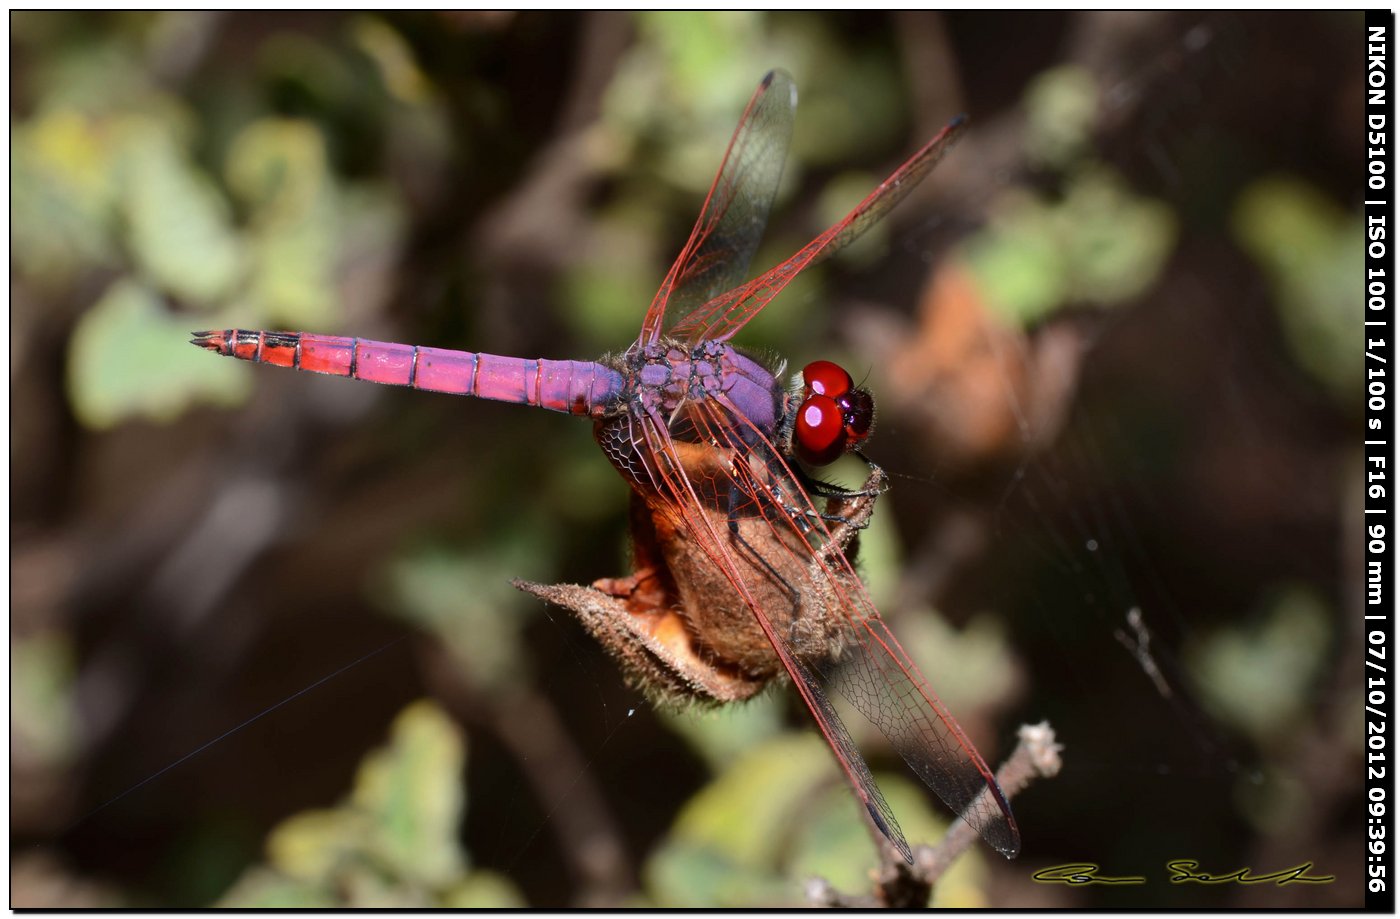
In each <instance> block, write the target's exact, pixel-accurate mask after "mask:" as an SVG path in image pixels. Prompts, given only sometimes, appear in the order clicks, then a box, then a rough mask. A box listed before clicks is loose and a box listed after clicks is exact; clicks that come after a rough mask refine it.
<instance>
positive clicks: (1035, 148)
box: [1025, 65, 1099, 167]
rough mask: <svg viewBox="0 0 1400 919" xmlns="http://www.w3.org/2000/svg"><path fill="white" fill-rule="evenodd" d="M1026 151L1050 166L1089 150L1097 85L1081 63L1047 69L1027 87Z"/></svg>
mask: <svg viewBox="0 0 1400 919" xmlns="http://www.w3.org/2000/svg"><path fill="white" fill-rule="evenodd" d="M1025 108H1026V139H1025V148H1026V150H1027V152H1028V154H1029V155H1030V156H1031V157H1033V158H1034V159H1035V160H1037V161H1039V162H1040V163H1042V164H1044V165H1046V166H1050V167H1064V166H1067V165H1069V164H1070V163H1071V162H1072V161H1073V160H1074V159H1076V158H1078V157H1080V156H1083V155H1084V154H1085V153H1087V152H1088V150H1089V142H1090V140H1091V132H1092V131H1093V128H1094V123H1095V121H1096V120H1097V118H1098V108H1099V104H1098V85H1097V84H1096V82H1095V80H1094V75H1093V74H1092V73H1091V72H1090V71H1088V70H1086V69H1085V68H1083V67H1078V66H1073V65H1070V66H1064V67H1056V68H1054V69H1052V70H1047V71H1045V72H1044V73H1042V74H1040V75H1039V76H1037V77H1036V78H1035V80H1034V81H1033V82H1032V83H1031V85H1030V88H1029V89H1028V90H1027V91H1026V99H1025Z"/></svg>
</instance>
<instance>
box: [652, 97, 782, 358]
mask: <svg viewBox="0 0 1400 919" xmlns="http://www.w3.org/2000/svg"><path fill="white" fill-rule="evenodd" d="M796 107H797V87H796V86H795V85H794V84H793V82H792V77H790V76H788V74H787V73H785V72H783V71H781V70H773V71H770V72H769V73H768V75H767V76H765V77H764V78H763V81H762V82H761V83H759V85H758V89H756V90H755V91H754V94H753V97H752V98H751V99H750V100H749V104H748V107H747V108H745V109H744V114H743V115H742V116H741V117H740V119H739V125H738V127H736V128H735V129H734V136H733V137H732V138H731V139H730V141H729V149H728V150H727V151H726V152H725V155H724V161H723V162H722V163H721V164H720V167H719V172H718V173H717V174H716V175H715V181H714V184H713V185H711V186H710V193H709V195H708V196H707V197H706V198H705V204H704V206H703V207H701V209H700V217H699V218H698V219H697V220H696V221H695V228H694V229H693V230H691V231H690V239H689V240H687V242H686V244H685V247H684V248H683V249H681V253H680V255H679V256H677V257H676V261H675V263H674V264H673V265H672V266H671V270H670V271H669V272H668V273H667V275H666V279H665V281H663V282H662V284H661V289H660V290H658V291H657V292H656V297H655V298H654V299H653V300H652V302H651V307H650V308H649V309H648V310H647V314H646V318H645V320H644V321H643V323H642V334H641V337H640V339H639V341H640V342H641V343H643V344H645V343H647V342H651V341H655V340H656V338H657V337H658V336H659V335H660V334H661V332H662V331H664V330H665V329H666V328H667V327H668V326H669V325H671V324H672V323H674V322H675V321H676V320H677V319H678V318H682V317H684V316H685V315H686V314H687V313H689V312H690V311H692V310H694V309H695V308H697V307H699V306H701V305H702V304H705V303H708V302H709V301H710V300H713V299H714V298H715V297H717V296H719V295H720V294H722V293H724V292H725V291H727V290H730V289H732V288H734V287H737V286H739V284H740V283H741V282H742V281H743V280H744V279H745V278H746V277H747V276H748V268H749V262H750V261H751V260H752V259H753V254H754V251H755V250H757V248H758V244H759V241H760V240H761V239H762V238H763V230H764V227H765V226H766V225H767V223H768V212H769V210H770V209H771V208H772V206H773V198H774V196H776V195H777V193H778V185H779V183H780V182H781V180H782V177H783V163H784V161H786V159H787V150H788V143H789V142H790V141H791V140H792V121H793V112H794V111H795V109H796Z"/></svg>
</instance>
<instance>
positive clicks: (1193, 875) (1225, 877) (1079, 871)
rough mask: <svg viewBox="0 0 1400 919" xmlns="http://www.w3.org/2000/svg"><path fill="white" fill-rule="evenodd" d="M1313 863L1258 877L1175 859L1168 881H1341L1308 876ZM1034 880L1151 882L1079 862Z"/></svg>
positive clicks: (1249, 871)
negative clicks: (1102, 871)
mask: <svg viewBox="0 0 1400 919" xmlns="http://www.w3.org/2000/svg"><path fill="white" fill-rule="evenodd" d="M1312 867H1313V863H1312V862H1303V863H1302V864H1301V865H1294V866H1292V867H1290V868H1284V869H1282V870H1280V871H1273V872H1270V873H1269V874H1255V873H1254V869H1252V868H1240V869H1239V870H1237V871H1232V872H1230V873H1229V874H1211V873H1209V872H1206V871H1201V870H1200V868H1201V863H1200V862H1198V861H1195V860H1193V859H1189V858H1179V859H1173V860H1172V861H1169V862H1167V871H1168V872H1169V873H1168V875H1167V880H1169V881H1171V882H1172V883H1173V884H1269V883H1272V884H1274V885H1276V886H1279V887H1282V886H1284V885H1285V884H1295V883H1297V884H1330V883H1332V882H1333V881H1335V880H1336V879H1337V878H1336V877H1335V876H1334V875H1330V874H1329V875H1326V876H1325V877H1314V876H1313V875H1310V874H1308V872H1309V871H1311V870H1312ZM1031 878H1032V879H1033V880H1035V881H1037V882H1039V883H1041V884H1067V885H1069V886H1072V887H1078V886H1085V885H1090V884H1146V883H1147V878H1145V877H1140V876H1136V875H1131V876H1123V877H1115V876H1112V875H1106V874H1099V866H1098V865H1096V864H1094V863H1093V862H1075V863H1071V864H1067V865H1055V866H1054V867H1053V868H1042V869H1041V870H1039V871H1037V872H1036V873H1035V874H1033V875H1031Z"/></svg>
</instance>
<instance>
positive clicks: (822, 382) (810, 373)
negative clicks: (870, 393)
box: [802, 361, 852, 399]
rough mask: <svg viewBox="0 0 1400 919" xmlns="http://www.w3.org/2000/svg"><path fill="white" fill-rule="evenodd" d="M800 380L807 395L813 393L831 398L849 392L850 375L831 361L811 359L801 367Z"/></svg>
mask: <svg viewBox="0 0 1400 919" xmlns="http://www.w3.org/2000/svg"><path fill="white" fill-rule="evenodd" d="M802 382H803V384H804V385H805V386H806V388H807V394H808V395H811V394H813V393H815V394H816V395H818V396H829V397H830V398H832V399H835V398H836V397H837V396H839V395H841V394H843V393H846V392H849V391H850V389H851V385H852V384H851V375H850V374H849V373H847V372H846V371H844V370H842V369H841V367H840V366H839V365H837V364H833V363H832V362H831V361H812V363H810V364H808V365H807V366H806V367H803V368H802Z"/></svg>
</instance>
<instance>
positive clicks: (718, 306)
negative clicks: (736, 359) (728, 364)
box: [669, 117, 967, 342]
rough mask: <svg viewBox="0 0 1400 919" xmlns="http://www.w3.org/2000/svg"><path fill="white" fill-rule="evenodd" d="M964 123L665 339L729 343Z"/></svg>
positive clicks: (926, 168) (916, 175)
mask: <svg viewBox="0 0 1400 919" xmlns="http://www.w3.org/2000/svg"><path fill="white" fill-rule="evenodd" d="M966 124H967V121H966V119H964V118H961V117H959V118H955V119H953V120H952V121H951V122H949V123H948V125H947V126H946V127H944V128H943V130H942V131H939V132H938V134H937V136H935V137H934V138H933V140H931V141H929V142H928V143H927V144H925V145H924V147H923V148H922V149H921V150H919V151H918V152H917V153H915V154H914V155H913V156H912V157H910V158H909V159H908V160H907V161H906V162H905V163H904V165H902V166H900V167H899V168H898V169H896V170H895V171H894V173H893V174H892V175H891V176H890V177H889V178H888V179H886V180H885V181H884V182H881V183H880V186H879V187H878V188H876V189H875V190H874V191H873V192H871V193H870V194H869V195H868V196H866V198H865V200H864V201H862V202H860V203H859V204H857V205H856V206H855V208H854V209H852V211H851V212H850V213H849V214H847V215H846V216H845V217H843V218H841V220H839V221H838V222H837V223H835V224H834V225H833V226H831V227H830V228H829V229H827V230H826V232H824V233H822V234H821V235H820V236H818V237H817V238H816V239H814V240H812V241H811V242H810V243H808V244H807V245H806V246H804V247H802V249H801V250H799V251H798V252H797V253H796V254H794V255H793V256H792V257H790V258H789V259H788V260H787V261H785V262H783V263H781V264H779V265H777V266H775V267H773V268H771V269H769V270H768V271H766V272H764V273H763V274H761V275H759V276H758V277H756V278H754V279H753V280H752V281H750V282H749V283H747V284H745V285H743V286H742V287H739V288H736V289H734V290H730V291H726V292H721V293H719V294H717V295H716V296H715V298H714V299H713V300H711V301H709V302H708V303H706V304H705V305H703V306H701V307H700V308H698V309H696V310H694V311H692V312H691V313H690V314H689V315H687V316H685V317H684V318H683V319H681V320H680V321H679V322H677V323H676V325H675V327H674V328H672V329H670V330H669V331H670V334H671V335H672V336H673V337H675V338H677V339H680V340H682V341H688V342H698V341H700V340H702V339H714V340H716V341H724V340H727V339H729V338H730V337H732V336H733V335H734V333H735V332H738V331H739V330H740V329H742V328H743V327H744V325H745V324H746V323H747V322H748V321H749V320H750V319H752V318H753V317H754V316H756V315H757V314H758V312H759V310H761V309H763V308H764V307H765V306H767V305H768V304H769V302H770V301H772V299H773V298H774V297H776V296H777V295H778V294H779V293H780V292H781V291H782V289H783V288H784V287H786V286H787V285H788V283H789V282H791V281H792V279H793V278H795V277H797V275H798V273H799V272H801V271H802V270H803V269H805V268H808V267H810V266H812V265H814V264H816V263H817V262H819V261H821V260H822V259H824V258H827V257H829V256H831V255H832V254H834V253H836V252H837V251H839V250H840V249H842V248H843V247H845V246H846V245H848V244H849V243H850V242H851V241H852V240H854V239H855V238H856V237H858V236H860V235H861V234H862V233H864V232H865V231H866V230H868V229H870V227H872V226H874V225H875V223H876V222H877V221H879V220H880V219H881V218H882V217H884V216H885V214H887V213H888V212H889V210H890V208H892V207H894V206H895V205H896V204H898V203H899V202H900V201H902V200H903V199H904V197H905V196H906V195H908V194H909V192H911V191H913V189H914V187H915V186H917V185H918V184H919V183H920V182H921V181H923V179H924V177H925V176H927V175H928V174H929V172H930V171H931V170H932V169H933V167H934V166H936V165H938V161H939V160H941V159H942V158H943V155H944V154H945V153H947V152H948V149H949V148H950V147H951V146H952V145H953V144H954V143H955V142H956V141H957V139H958V138H959V137H960V136H961V134H962V132H963V129H964V127H965V126H966Z"/></svg>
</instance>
